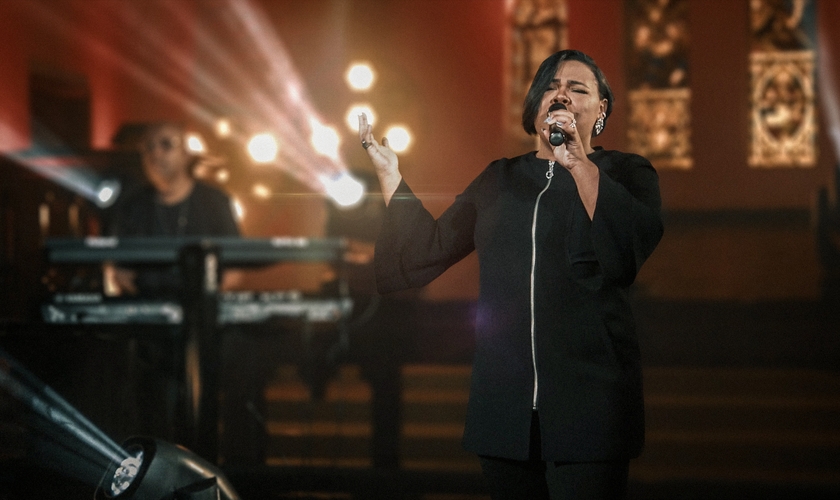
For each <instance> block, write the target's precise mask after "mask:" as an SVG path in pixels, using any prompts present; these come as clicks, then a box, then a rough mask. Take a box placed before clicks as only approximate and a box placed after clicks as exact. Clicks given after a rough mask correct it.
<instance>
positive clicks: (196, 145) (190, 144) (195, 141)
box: [187, 132, 207, 154]
mask: <svg viewBox="0 0 840 500" xmlns="http://www.w3.org/2000/svg"><path fill="white" fill-rule="evenodd" d="M187 149H188V150H189V151H190V152H191V153H196V154H200V153H205V152H206V151H207V146H206V145H205V144H204V139H202V138H201V136H200V135H198V134H197V133H195V132H190V133H188V134H187Z"/></svg>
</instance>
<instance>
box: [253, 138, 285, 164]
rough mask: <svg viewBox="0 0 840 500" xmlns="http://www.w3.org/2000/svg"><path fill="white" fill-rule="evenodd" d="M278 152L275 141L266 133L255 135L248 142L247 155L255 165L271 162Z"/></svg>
mask: <svg viewBox="0 0 840 500" xmlns="http://www.w3.org/2000/svg"><path fill="white" fill-rule="evenodd" d="M279 151H280V148H279V146H278V145H277V139H275V138H274V136H273V135H271V134H268V133H264V134H257V135H255V136H254V137H252V138H251V140H250V141H248V154H249V155H251V158H253V160H254V161H255V162H257V163H270V162H273V161H274V160H276V159H277V153H278V152H279Z"/></svg>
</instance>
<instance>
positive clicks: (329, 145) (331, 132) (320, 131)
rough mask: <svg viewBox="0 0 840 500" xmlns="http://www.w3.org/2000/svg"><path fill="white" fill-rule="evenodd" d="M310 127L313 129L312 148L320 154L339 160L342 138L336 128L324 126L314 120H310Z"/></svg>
mask: <svg viewBox="0 0 840 500" xmlns="http://www.w3.org/2000/svg"><path fill="white" fill-rule="evenodd" d="M309 126H310V127H311V128H312V137H311V139H310V140H311V142H312V147H313V148H314V149H315V151H317V152H318V153H320V154H322V155H324V156H326V157H328V158H332V159H334V160H338V147H339V146H340V145H341V137H340V136H339V135H338V132H337V131H336V130H335V128H333V127H330V126H328V125H322V124H321V123H320V122H319V121H318V120H316V119H314V118H310V119H309Z"/></svg>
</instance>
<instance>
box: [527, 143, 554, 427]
mask: <svg viewBox="0 0 840 500" xmlns="http://www.w3.org/2000/svg"><path fill="white" fill-rule="evenodd" d="M552 177H554V160H550V161H549V162H548V171H547V172H546V173H545V178H546V179H548V182H546V184H545V187H544V188H543V190H542V191H540V194H538V195H537V201H536V202H534V220H533V221H532V222H531V363H532V364H533V366H534V399H533V402H532V406H533V409H535V410H536V409H537V389H539V377H538V376H537V339H536V323H535V316H536V313H535V311H534V282H535V272H536V268H537V211H538V209H539V208H540V198H542V195H543V193H545V192H546V191H548V186H550V185H551V179H552Z"/></svg>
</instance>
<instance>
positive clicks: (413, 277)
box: [374, 180, 476, 293]
mask: <svg viewBox="0 0 840 500" xmlns="http://www.w3.org/2000/svg"><path fill="white" fill-rule="evenodd" d="M475 220H476V210H475V206H474V204H473V203H472V201H470V196H469V195H467V194H461V195H459V196H458V197H457V198H456V199H455V202H454V203H453V204H452V205H451V206H450V207H449V208H448V209H447V210H446V211H445V212H444V213H443V214H442V215H441V216H440V217H439V218H438V219H437V220H435V218H434V217H432V215H431V214H430V213H429V212H428V210H426V209H425V207H423V204H422V202H421V201H420V200H419V199H418V198H417V197H416V196H415V195H414V193H413V192H412V191H411V189H410V188H409V187H408V185H407V184H406V183H405V181H404V180H403V181H401V182H400V185H399V186H398V187H397V190H396V192H395V193H394V196H393V197H392V198H391V201H390V203H389V204H388V207H387V208H386V210H385V217H384V220H383V225H382V229H381V231H380V232H379V236H378V238H377V240H376V247H375V250H374V269H375V272H376V286H377V290H378V291H379V293H389V292H395V291H398V290H405V289H407V288H418V287H422V286H424V285H427V284H428V283H430V282H431V281H432V280H434V279H435V278H437V277H438V276H440V275H441V274H442V273H443V272H444V271H445V270H446V269H448V268H449V267H450V266H451V265H453V264H455V263H456V262H458V261H459V260H461V259H462V258H464V257H465V256H467V255H468V254H469V253H470V252H472V251H473V250H474V248H475V247H474V242H473V232H474V228H475Z"/></svg>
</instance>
